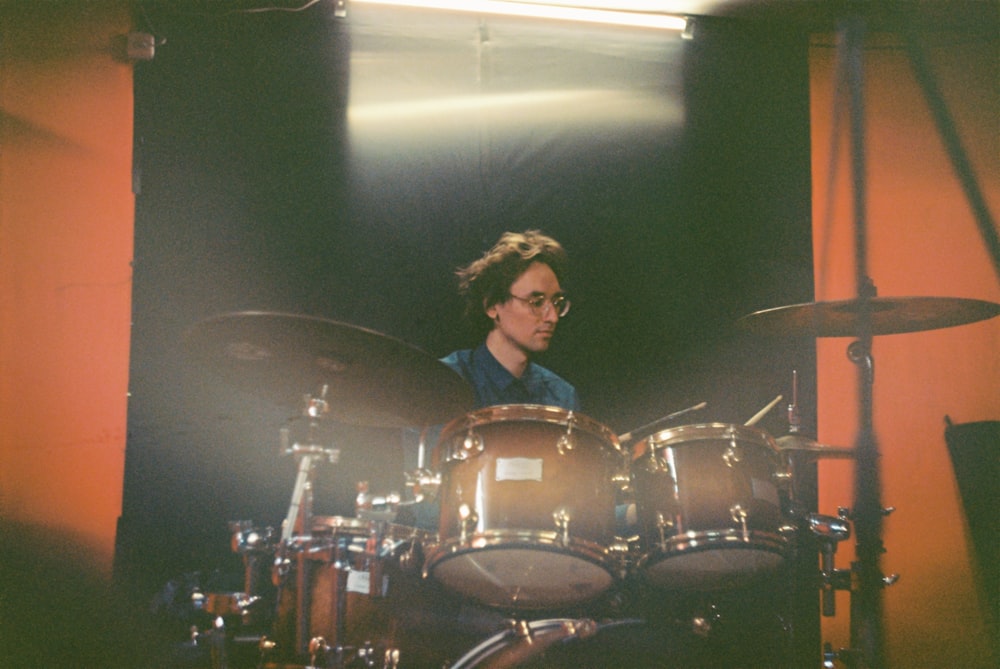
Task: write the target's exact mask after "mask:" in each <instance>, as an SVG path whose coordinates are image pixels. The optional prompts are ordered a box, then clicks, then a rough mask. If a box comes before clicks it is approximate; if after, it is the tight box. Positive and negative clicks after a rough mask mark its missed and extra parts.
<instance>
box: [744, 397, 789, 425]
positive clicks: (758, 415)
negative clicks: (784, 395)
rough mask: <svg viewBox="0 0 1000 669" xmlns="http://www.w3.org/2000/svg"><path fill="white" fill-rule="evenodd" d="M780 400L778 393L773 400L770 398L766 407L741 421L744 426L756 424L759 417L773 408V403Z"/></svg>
mask: <svg viewBox="0 0 1000 669" xmlns="http://www.w3.org/2000/svg"><path fill="white" fill-rule="evenodd" d="M780 401H781V395H778V396H777V397H775V398H774V399H773V400H771V401H770V402H769V403H768V405H767V406H766V407H764V408H763V409H761V410H760V411H758V412H757V413H756V414H754V417H753V418H751V419H750V420H748V421H747V422H745V423H743V425H744V426H745V427H753V426H754V425H756V424H757V421H759V420H760V419H761V418H763V417H764V416H766V415H767V412H768V411H770V410H771V409H773V408H774V405H775V404H777V403H778V402H780Z"/></svg>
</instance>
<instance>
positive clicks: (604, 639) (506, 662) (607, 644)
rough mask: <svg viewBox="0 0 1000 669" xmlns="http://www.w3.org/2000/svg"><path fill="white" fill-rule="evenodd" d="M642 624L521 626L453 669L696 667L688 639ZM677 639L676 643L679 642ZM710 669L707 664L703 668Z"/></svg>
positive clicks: (560, 622)
mask: <svg viewBox="0 0 1000 669" xmlns="http://www.w3.org/2000/svg"><path fill="white" fill-rule="evenodd" d="M681 636H682V635H680V634H677V635H673V634H670V633H667V632H666V631H665V630H664V629H662V627H660V626H652V625H648V624H647V623H646V622H644V621H642V620H637V619H625V620H611V621H604V622H597V621H595V620H592V619H571V618H553V619H548V620H535V621H532V622H524V621H521V622H518V623H515V624H513V625H512V626H511V628H510V629H508V630H505V631H502V632H499V633H497V634H495V635H494V636H492V637H490V638H489V639H487V640H486V641H484V642H482V643H480V644H479V645H478V646H476V647H475V648H473V649H472V650H470V651H469V652H468V653H466V654H465V655H463V656H462V657H461V658H460V659H459V660H457V661H456V662H455V663H454V664H451V665H450V669H472V668H473V667H475V668H478V669H502V668H505V667H523V668H532V669H541V668H546V669H608V667H628V669H659V668H662V669H670V668H675V667H691V666H696V665H693V664H691V662H690V660H691V659H692V656H691V654H690V649H689V648H685V647H683V646H685V644H688V645H690V644H692V643H694V644H697V643H698V640H697V639H694V638H693V637H689V639H688V641H687V642H683V641H678V639H679V638H680V637H681ZM675 637H676V638H675ZM704 666H707V665H704Z"/></svg>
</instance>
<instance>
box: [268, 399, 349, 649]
mask: <svg viewBox="0 0 1000 669" xmlns="http://www.w3.org/2000/svg"><path fill="white" fill-rule="evenodd" d="M328 391H329V386H328V385H326V384H324V385H323V388H322V391H321V392H320V396H319V397H313V396H311V395H308V396H306V398H305V409H303V416H305V417H306V418H307V419H308V421H309V423H308V430H307V433H306V440H305V442H304V443H300V442H298V441H294V442H293V441H292V439H291V438H290V434H289V432H290V430H289V428H288V427H287V426H286V427H284V428H282V430H281V449H282V453H283V454H284V455H294V456H295V457H296V458H297V459H298V461H299V466H298V474H297V476H296V478H295V486H294V488H293V490H292V499H291V503H290V504H289V506H288V514H287V515H286V517H285V520H284V521H283V522H282V525H281V543H280V547H279V552H278V556H277V557H276V558H275V563H274V580H275V583H276V585H277V586H278V589H279V593H280V590H281V588H282V587H284V583H285V579H286V578H287V577H288V572H289V571H290V570H291V556H294V557H295V559H296V562H297V565H296V567H297V568H296V570H295V589H296V593H297V594H298V596H297V597H296V599H295V601H296V607H297V610H296V612H295V613H296V616H295V620H296V628H295V648H296V652H298V653H306V652H307V651H308V650H309V643H310V638H309V597H308V596H307V594H308V592H309V582H310V580H309V560H308V556H307V555H305V554H304V553H303V551H304V550H308V540H309V535H310V533H311V531H312V508H313V480H314V472H315V467H316V464H318V463H319V462H320V461H321V460H323V459H325V460H327V461H328V462H330V463H332V464H336V463H337V462H338V461H339V460H340V449H336V448H328V447H326V446H324V445H322V444H319V443H318V436H317V435H318V432H319V424H320V420H321V419H322V417H323V415H325V414H326V413H327V412H328V411H329V410H330V406H329V403H328V402H327V400H326V395H327V392H328ZM278 600H279V601H280V600H281V597H280V594H279V597H278Z"/></svg>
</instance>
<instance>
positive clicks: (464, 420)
mask: <svg viewBox="0 0 1000 669" xmlns="http://www.w3.org/2000/svg"><path fill="white" fill-rule="evenodd" d="M526 419H527V420H532V421H534V422H537V423H549V424H552V425H563V426H566V425H569V424H570V423H572V425H573V429H574V430H584V431H586V432H589V433H590V434H592V435H594V436H596V437H599V438H601V440H602V441H603V442H605V443H604V445H605V446H606V447H609V448H611V449H612V450H614V451H616V452H618V453H622V452H623V449H622V447H621V444H620V443H619V442H618V435H616V434H615V433H614V432H613V431H612V430H611V428H609V427H608V426H606V425H604V424H603V423H600V422H598V421H596V420H594V419H593V418H591V417H590V416H587V415H586V414H582V413H580V412H579V411H571V410H569V409H563V408H562V407H557V406H549V405H546V404H498V405H496V406H490V407H484V408H482V409H477V410H475V411H471V412H469V413H467V414H465V415H464V416H460V417H459V418H456V419H454V420H452V421H451V422H449V423H447V424H446V425H445V426H444V427H443V428H442V429H441V442H445V441H447V440H448V439H449V438H451V437H452V435H453V434H456V433H457V434H461V433H462V432H465V431H468V430H470V429H473V428H477V427H480V426H483V425H492V424H495V423H504V422H510V421H523V420H526Z"/></svg>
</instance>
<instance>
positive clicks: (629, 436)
mask: <svg viewBox="0 0 1000 669" xmlns="http://www.w3.org/2000/svg"><path fill="white" fill-rule="evenodd" d="M706 406H708V402H699V403H698V404H695V405H694V406H693V407H688V408H687V409H681V410H680V411H675V412H673V413H672V414H667V415H666V416H664V417H663V418H657V419H656V420H654V421H653V422H652V423H646V424H645V425H643V426H642V427H640V428H636V429H635V430H632V431H631V432H626V433H625V434H622V435H619V436H618V441H619V443H624V442H626V441H631V440H632V439H633V437H635V436H636V435H637V434H639V433H642V432H646V431H647V430H651V429H652V428H654V427H655V426H657V425H660V424H662V423H666V422H667V421H670V420H673V419H674V418H677V417H679V416H683V415H684V414H686V413H688V412H691V411H700V410H701V409H704V408H705V407H706Z"/></svg>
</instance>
